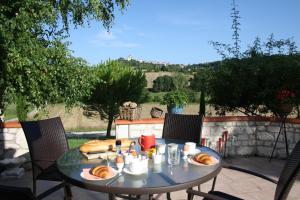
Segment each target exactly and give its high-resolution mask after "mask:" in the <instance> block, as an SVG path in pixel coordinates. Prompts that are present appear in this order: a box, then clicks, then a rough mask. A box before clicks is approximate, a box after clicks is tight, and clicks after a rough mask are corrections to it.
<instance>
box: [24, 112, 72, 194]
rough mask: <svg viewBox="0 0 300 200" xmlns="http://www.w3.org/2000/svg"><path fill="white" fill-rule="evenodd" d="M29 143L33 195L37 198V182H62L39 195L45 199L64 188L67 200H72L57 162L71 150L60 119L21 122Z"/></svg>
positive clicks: (68, 187)
mask: <svg viewBox="0 0 300 200" xmlns="http://www.w3.org/2000/svg"><path fill="white" fill-rule="evenodd" d="M21 125H22V128H23V131H24V133H25V137H26V140H27V143H28V147H29V152H30V157H31V163H32V175H33V194H34V195H35V196H36V181H37V180H47V181H59V182H62V183H60V184H58V185H56V186H54V187H52V188H50V189H48V190H47V191H45V192H43V193H42V194H40V195H39V197H41V198H43V197H45V196H47V195H49V194H51V193H52V192H55V191H56V190H58V189H60V188H62V187H64V189H65V199H71V198H72V193H71V189H70V186H69V185H68V184H66V183H65V182H64V181H63V180H62V179H61V177H60V175H59V173H58V171H57V169H56V164H55V161H56V159H58V158H59V156H61V155H62V154H63V153H65V152H66V151H68V150H69V146H68V142H67V139H66V134H65V129H64V127H63V124H62V122H61V119H60V118H59V117H56V118H52V119H46V120H40V121H27V122H21Z"/></svg>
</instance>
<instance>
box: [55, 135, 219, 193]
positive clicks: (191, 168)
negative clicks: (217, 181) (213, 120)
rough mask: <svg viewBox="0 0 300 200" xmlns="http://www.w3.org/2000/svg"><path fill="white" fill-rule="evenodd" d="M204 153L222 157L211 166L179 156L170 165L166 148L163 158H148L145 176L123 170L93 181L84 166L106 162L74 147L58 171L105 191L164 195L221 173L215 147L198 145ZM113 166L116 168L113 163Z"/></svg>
mask: <svg viewBox="0 0 300 200" xmlns="http://www.w3.org/2000/svg"><path fill="white" fill-rule="evenodd" d="M156 143H157V144H168V143H177V144H179V147H180V148H182V146H183V144H184V141H180V140H169V139H156ZM197 149H200V150H201V152H207V153H209V154H210V155H213V156H214V157H215V158H217V159H218V160H219V163H218V164H215V165H212V166H196V165H193V164H190V163H188V162H187V161H186V160H183V159H182V158H181V159H180V163H179V164H178V165H173V166H171V165H168V162H167V161H166V160H167V148H166V154H165V159H164V161H163V162H162V163H161V164H159V165H154V164H153V161H152V159H149V166H148V173H145V174H142V175H138V176H136V175H131V174H127V173H125V172H122V173H121V175H117V176H116V177H114V178H112V179H108V180H100V181H99V180H97V181H90V180H86V179H83V178H82V177H81V176H80V174H81V172H82V170H83V169H84V168H92V167H94V166H96V165H101V164H102V165H106V164H107V161H106V160H102V159H92V160H87V159H86V158H85V157H84V156H83V155H82V154H81V153H80V151H79V149H78V148H77V149H71V150H69V151H68V152H66V153H65V154H63V155H62V156H61V157H60V158H59V159H58V160H57V161H56V164H57V168H58V171H59V172H60V173H61V175H62V178H63V179H64V180H65V181H66V182H68V183H70V184H72V185H75V186H78V187H81V188H85V189H89V190H93V191H98V192H104V193H108V194H110V196H111V195H119V194H126V195H143V194H161V193H167V192H173V191H178V190H184V189H188V188H191V187H194V186H198V185H200V184H202V183H205V182H207V181H209V180H211V179H213V178H214V177H216V176H217V175H218V173H219V172H220V170H221V168H222V159H221V158H220V156H219V154H218V153H216V152H215V151H214V150H212V149H210V148H207V147H197ZM110 166H112V167H114V168H115V166H114V165H113V163H111V165H110Z"/></svg>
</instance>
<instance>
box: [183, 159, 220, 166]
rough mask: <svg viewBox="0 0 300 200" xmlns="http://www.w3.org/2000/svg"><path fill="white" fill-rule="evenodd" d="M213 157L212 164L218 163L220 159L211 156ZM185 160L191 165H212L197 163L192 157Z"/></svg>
mask: <svg viewBox="0 0 300 200" xmlns="http://www.w3.org/2000/svg"><path fill="white" fill-rule="evenodd" d="M213 159H214V161H215V162H214V164H212V165H215V164H218V163H219V162H220V161H219V160H218V159H216V158H215V157H213ZM187 161H188V162H189V163H190V164H192V165H197V166H206V167H207V166H208V167H209V166H212V165H205V164H202V163H198V162H196V161H194V160H193V157H189V158H188V159H187Z"/></svg>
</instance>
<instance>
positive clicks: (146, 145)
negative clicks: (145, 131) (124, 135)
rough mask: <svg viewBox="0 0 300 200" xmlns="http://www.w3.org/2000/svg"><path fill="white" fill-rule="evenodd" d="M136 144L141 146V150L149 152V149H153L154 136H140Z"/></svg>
mask: <svg viewBox="0 0 300 200" xmlns="http://www.w3.org/2000/svg"><path fill="white" fill-rule="evenodd" d="M138 142H139V144H140V146H141V150H142V151H145V150H150V149H151V148H155V136H154V135H141V137H139V139H138Z"/></svg>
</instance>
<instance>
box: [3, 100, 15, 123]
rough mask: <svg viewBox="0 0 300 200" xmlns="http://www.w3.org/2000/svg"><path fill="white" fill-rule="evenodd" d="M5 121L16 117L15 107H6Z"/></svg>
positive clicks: (12, 105)
mask: <svg viewBox="0 0 300 200" xmlns="http://www.w3.org/2000/svg"><path fill="white" fill-rule="evenodd" d="M4 116H5V120H9V119H13V118H16V117H17V111H16V105H15V104H10V105H8V106H7V108H6V109H5V112H4Z"/></svg>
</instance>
